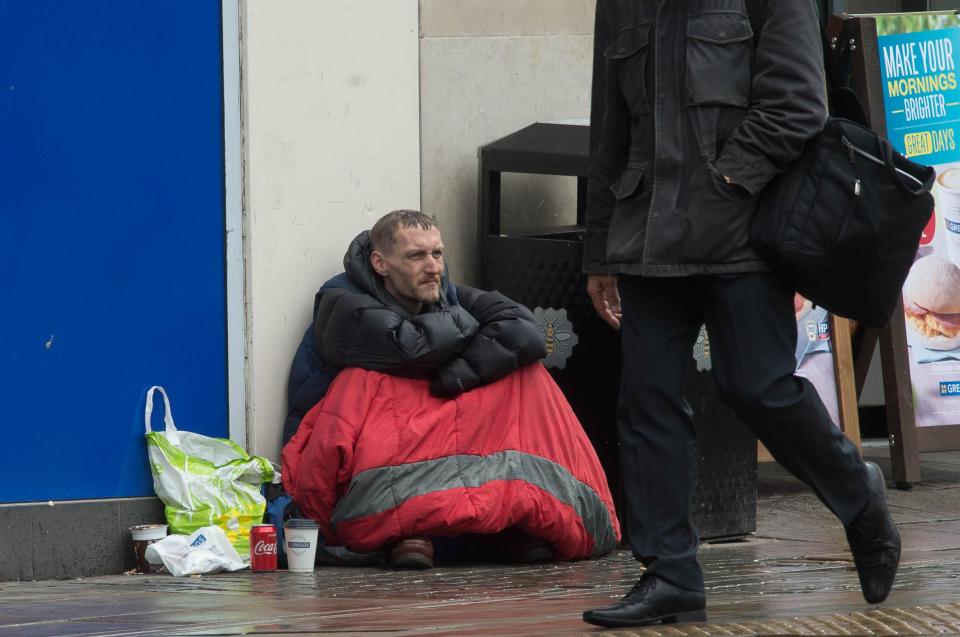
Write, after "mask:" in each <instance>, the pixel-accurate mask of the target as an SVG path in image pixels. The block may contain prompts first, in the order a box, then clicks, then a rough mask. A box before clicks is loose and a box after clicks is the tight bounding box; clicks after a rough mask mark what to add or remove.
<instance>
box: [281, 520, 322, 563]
mask: <svg viewBox="0 0 960 637" xmlns="http://www.w3.org/2000/svg"><path fill="white" fill-rule="evenodd" d="M319 534H320V525H319V524H317V523H316V522H314V521H313V520H304V519H297V518H294V519H292V520H287V521H286V522H284V523H283V545H284V548H285V549H286V551H287V570H289V571H290V572H291V573H312V572H313V564H314V561H315V560H316V558H317V541H318V538H319Z"/></svg>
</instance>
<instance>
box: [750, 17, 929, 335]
mask: <svg viewBox="0 0 960 637" xmlns="http://www.w3.org/2000/svg"><path fill="white" fill-rule="evenodd" d="M747 4H748V7H749V10H750V12H751V15H750V19H751V22H753V23H754V25H755V26H754V32H755V33H757V34H759V30H758V29H759V28H762V22H761V20H760V17H761V16H762V10H763V5H765V4H766V3H765V2H763V1H762V0H748V3H747ZM823 47H824V49H823V54H824V63H825V68H826V70H827V78H828V81H829V89H830V90H829V94H828V96H829V103H830V117H829V118H828V120H827V122H826V125H825V126H824V129H823V131H822V132H821V133H820V134H819V135H818V136H817V137H815V138H813V139H812V140H810V141H809V142H808V143H807V145H806V148H805V149H804V151H803V153H802V154H801V155H800V157H798V158H797V159H796V160H795V161H794V162H792V163H791V164H790V165H789V166H788V167H787V169H786V171H784V173H783V174H782V175H780V176H778V177H777V178H775V179H774V180H773V181H772V182H771V183H770V184H769V185H768V186H767V187H766V188H765V189H764V190H763V192H762V193H761V194H760V199H759V203H758V206H757V210H756V212H755V214H754V218H753V221H752V227H751V238H752V241H753V244H754V247H755V249H756V250H757V252H758V253H759V254H760V256H761V257H762V258H763V259H764V260H765V261H766V262H767V263H768V265H769V266H770V267H771V268H772V269H773V270H774V271H775V272H776V273H777V274H778V275H780V276H781V277H782V278H783V279H784V280H786V281H787V282H788V283H789V284H790V285H792V286H793V287H794V289H796V290H797V291H798V292H800V293H801V294H802V295H803V296H805V297H807V298H808V299H810V300H811V301H813V302H814V303H815V304H816V305H819V306H822V307H825V308H826V309H827V310H829V311H830V312H832V313H834V314H837V315H839V316H844V317H847V318H851V319H854V320H856V321H860V322H862V323H865V324H867V325H870V326H873V327H883V326H885V325H886V324H887V323H888V322H889V321H890V317H891V316H892V315H893V312H894V310H895V308H896V306H897V301H898V300H899V298H900V294H901V290H902V288H903V282H904V280H905V279H906V277H907V274H908V272H909V270H910V266H911V265H912V264H913V260H914V258H915V257H916V253H917V248H918V247H919V242H920V235H921V233H922V232H923V229H924V227H925V226H926V224H927V222H928V221H929V219H930V215H931V213H932V212H933V206H934V204H933V196H932V195H931V194H930V190H931V188H932V187H933V182H934V179H935V178H936V174H935V172H934V170H933V169H932V168H930V167H927V166H922V165H920V164H917V163H915V162H913V161H910V160H909V159H907V158H906V157H904V156H903V155H901V154H900V153H898V152H897V151H895V150H894V149H893V146H892V145H891V144H890V142H889V141H888V140H887V139H885V138H883V137H882V136H880V135H878V134H877V133H876V132H874V131H873V130H871V129H870V128H868V127H867V126H866V122H865V120H866V118H865V116H864V114H863V108H862V107H861V105H860V102H859V100H858V99H857V96H856V94H855V93H854V92H853V91H852V90H850V89H849V88H847V86H846V81H845V74H844V73H843V72H842V71H841V70H840V68H839V64H838V63H837V60H836V59H835V58H834V56H833V53H832V51H831V47H830V44H829V42H828V41H827V37H826V34H823Z"/></svg>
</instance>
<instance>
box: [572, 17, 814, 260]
mask: <svg viewBox="0 0 960 637" xmlns="http://www.w3.org/2000/svg"><path fill="white" fill-rule="evenodd" d="M748 5H750V9H751V10H753V11H759V12H760V13H761V15H759V16H757V15H754V16H752V17H753V18H754V19H753V23H754V24H756V25H757V26H758V29H757V30H758V31H759V32H758V33H756V34H755V33H754V29H753V28H752V26H751V19H750V17H751V16H750V15H749V14H748ZM757 7H759V9H758V8H757ZM825 120H826V97H825V87H824V78H823V58H822V49H821V45H820V35H819V23H818V19H817V13H816V8H815V6H814V5H813V3H812V1H811V0H766V2H753V1H749V0H598V2H597V12H596V30H595V33H594V76H593V94H592V109H591V142H590V145H591V170H590V178H589V188H588V205H587V232H586V237H585V241H584V260H583V269H584V272H587V273H612V274H617V273H622V274H637V275H644V276H660V277H663V276H687V275H695V274H723V273H743V272H754V271H761V270H764V269H766V267H765V265H764V263H763V262H762V261H761V260H760V258H759V256H758V255H757V254H756V253H755V252H754V250H753V248H752V247H751V246H750V242H749V223H750V217H751V215H752V214H753V211H754V208H755V207H756V200H757V194H758V193H759V192H760V191H761V190H762V189H763V188H764V186H766V185H767V183H769V182H770V180H771V179H773V177H775V176H776V175H777V174H778V173H780V172H782V171H783V169H784V168H785V166H786V165H787V164H788V163H789V162H790V161H791V160H793V159H794V158H796V157H797V156H798V155H799V154H800V152H801V151H802V149H803V146H804V144H805V143H806V142H807V141H808V140H809V139H810V138H812V137H813V136H814V135H816V134H817V133H818V132H819V131H820V130H821V129H822V127H823V124H824V122H825ZM724 176H728V177H730V178H732V179H733V180H734V181H735V182H736V183H737V184H739V186H731V185H729V184H727V183H726V182H725V181H724V179H723V177H724Z"/></svg>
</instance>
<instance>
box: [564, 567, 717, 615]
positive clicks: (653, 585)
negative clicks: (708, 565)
mask: <svg viewBox="0 0 960 637" xmlns="http://www.w3.org/2000/svg"><path fill="white" fill-rule="evenodd" d="M583 621H585V622H587V623H588V624H593V625H595V626H607V627H616V628H619V627H623V626H647V625H650V624H672V623H676V622H703V621H707V599H706V595H704V594H703V593H702V592H698V591H687V590H684V589H682V588H677V587H676V586H674V585H673V584H671V583H670V582H667V581H665V580H662V579H659V578H657V577H656V576H654V575H649V574H647V573H644V575H643V577H641V578H640V581H639V582H637V583H636V585H634V587H633V590H631V591H630V592H629V593H627V595H626V597H624V598H623V599H622V600H620V602H619V603H617V604H614V605H613V606H607V607H606V608H595V609H593V610H588V611H587V612H585V613H584V614H583Z"/></svg>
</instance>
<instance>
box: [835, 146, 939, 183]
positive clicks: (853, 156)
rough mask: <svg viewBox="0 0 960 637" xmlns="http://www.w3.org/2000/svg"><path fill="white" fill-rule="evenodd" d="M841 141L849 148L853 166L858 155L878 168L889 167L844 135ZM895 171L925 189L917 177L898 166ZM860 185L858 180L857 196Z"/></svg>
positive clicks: (848, 151)
mask: <svg viewBox="0 0 960 637" xmlns="http://www.w3.org/2000/svg"><path fill="white" fill-rule="evenodd" d="M840 141H841V142H842V143H843V145H844V146H846V147H847V154H848V155H850V163H851V164H852V163H854V160H855V159H856V155H860V156H861V157H863V158H864V159H868V160H870V161H872V162H873V163H875V164H877V165H878V166H886V165H887V164H886V163H885V162H884V161H883V160H882V159H880V158H879V157H874V156H873V155H871V154H870V153H868V152H867V151H865V150H861V149H859V148H857V147H856V146H854V145H853V142H851V141H850V140H849V139H847V138H846V137H844V136H842V135H841V136H840ZM893 169H894V170H896V171H897V172H898V173H900V174H901V175H903V176H904V177H907V178H909V179H910V180H911V181H913V182H914V183H916V184H917V185H918V186H920V187H923V182H922V181H920V180H919V179H917V178H916V177H914V176H913V175H911V174H910V173H908V172H906V171H903V170H900V169H899V168H897V167H896V166H894V167H893ZM859 185H860V180H859V179H858V180H857V184H856V188H857V191H858V192H857V194H859V190H860V188H859Z"/></svg>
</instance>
